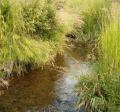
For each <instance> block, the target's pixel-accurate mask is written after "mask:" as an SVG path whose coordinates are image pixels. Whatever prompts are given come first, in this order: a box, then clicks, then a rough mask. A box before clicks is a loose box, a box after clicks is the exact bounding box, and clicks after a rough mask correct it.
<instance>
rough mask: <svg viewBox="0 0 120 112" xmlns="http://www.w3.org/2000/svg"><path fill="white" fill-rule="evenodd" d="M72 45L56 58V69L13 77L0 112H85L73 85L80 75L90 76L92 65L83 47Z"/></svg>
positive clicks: (46, 68)
mask: <svg viewBox="0 0 120 112" xmlns="http://www.w3.org/2000/svg"><path fill="white" fill-rule="evenodd" d="M70 46H72V47H73V49H68V48H65V52H64V53H63V54H62V55H57V56H56V59H55V62H54V66H48V67H45V68H44V69H35V70H30V71H29V72H28V74H25V75H20V76H13V78H11V79H10V86H9V88H8V90H7V89H6V90H4V94H3V95H2V96H1V97H0V112H85V108H84V107H83V108H81V109H80V110H78V109H77V108H76V102H77V97H76V95H75V90H74V88H73V86H74V85H75V84H76V83H77V81H78V80H77V77H76V74H87V73H88V72H89V68H90V64H89V63H88V62H86V61H85V60H86V57H87V56H86V55H87V53H86V51H84V49H83V48H81V50H79V49H77V48H74V45H72V44H71V45H70ZM69 48H70V47H69Z"/></svg>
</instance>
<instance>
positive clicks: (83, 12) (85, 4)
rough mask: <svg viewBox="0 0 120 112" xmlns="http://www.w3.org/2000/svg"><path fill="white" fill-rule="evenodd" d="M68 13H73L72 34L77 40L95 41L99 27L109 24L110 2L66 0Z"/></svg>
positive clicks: (109, 0)
mask: <svg viewBox="0 0 120 112" xmlns="http://www.w3.org/2000/svg"><path fill="white" fill-rule="evenodd" d="M67 5H68V7H69V8H68V11H69V10H70V12H74V13H75V14H76V16H74V18H75V17H76V19H74V20H75V22H74V34H75V35H76V37H77V38H78V39H88V38H90V39H97V38H98V37H99V35H100V32H101V26H103V25H106V24H107V23H109V12H110V7H111V0H84V1H83V0H75V1H72V0H68V2H67Z"/></svg>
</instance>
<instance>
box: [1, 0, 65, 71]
mask: <svg viewBox="0 0 120 112" xmlns="http://www.w3.org/2000/svg"><path fill="white" fill-rule="evenodd" d="M64 27H65V25H64V23H62V24H61V22H60V18H59V16H58V15H57V14H56V9H55V6H54V3H53V1H52V0H46V1H44V0H17V1H16V0H1V1H0V63H1V64H2V65H4V67H5V68H7V69H9V66H7V65H10V63H11V61H14V67H15V66H16V67H17V68H18V66H20V67H19V68H20V70H22V69H23V68H24V67H25V65H26V64H31V65H32V66H42V65H43V64H45V63H47V62H49V61H50V60H53V57H54V56H55V54H56V53H57V52H60V51H62V45H63V44H64V40H65V39H64V35H65V32H66V31H65V30H64ZM0 68H1V67H0Z"/></svg>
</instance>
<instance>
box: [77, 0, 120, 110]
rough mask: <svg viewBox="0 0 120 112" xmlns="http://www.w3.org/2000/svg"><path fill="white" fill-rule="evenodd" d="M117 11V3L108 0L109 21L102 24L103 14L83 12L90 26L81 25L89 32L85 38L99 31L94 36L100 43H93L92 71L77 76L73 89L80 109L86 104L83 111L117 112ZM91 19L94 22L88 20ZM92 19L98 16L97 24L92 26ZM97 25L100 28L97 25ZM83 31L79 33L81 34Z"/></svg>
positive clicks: (119, 40) (119, 85) (119, 93)
mask: <svg viewBox="0 0 120 112" xmlns="http://www.w3.org/2000/svg"><path fill="white" fill-rule="evenodd" d="M102 1H104V0H102ZM104 2H105V1H104ZM96 3H97V4H95V6H96V7H97V8H98V6H99V5H100V4H99V3H98V2H96ZM100 3H101V1H100ZM104 4H105V3H104ZM95 6H94V10H95ZM99 10H100V9H98V12H99ZM89 11H90V9H89ZM119 11H120V9H119V4H118V2H115V1H113V2H112V1H111V7H109V12H110V13H108V17H109V19H108V21H106V20H105V21H103V20H104V19H100V15H101V17H102V18H104V17H103V16H106V15H104V14H103V13H102V14H103V15H102V14H101V13H96V16H94V14H93V13H92V15H91V13H90V14H89V13H88V12H84V14H85V13H86V14H87V18H86V21H87V22H86V23H89V20H90V24H89V25H88V24H86V25H85V26H84V25H83V29H84V30H85V31H86V32H87V33H88V35H89V34H90V35H91V34H92V33H94V34H95V32H96V31H99V35H96V36H97V38H98V39H99V43H96V44H97V45H98V54H99V57H98V61H97V62H96V65H97V66H96V67H95V68H94V71H93V72H92V73H90V74H89V75H87V76H86V75H80V78H79V82H78V84H77V85H76V88H77V89H78V91H77V92H78V94H79V95H78V107H79V108H80V107H81V106H82V105H86V108H87V109H88V110H90V111H91V112H118V111H120V69H119V68H120V22H119V18H120V16H119ZM99 14H100V15H99ZM89 16H90V17H89ZM92 17H93V19H90V18H92ZM94 17H99V19H100V20H99V19H97V20H98V22H97V23H94V22H95V20H94V19H95V18H94ZM105 18H106V17H105ZM83 19H84V18H83ZM101 20H102V21H101ZM92 21H93V22H92ZM98 23H100V24H101V25H98ZM93 25H95V27H91V26H93ZM94 28H95V29H94ZM98 29H100V30H98ZM84 30H82V31H83V33H84ZM89 31H90V32H89ZM90 37H91V36H90ZM88 38H89V36H88ZM92 38H93V39H94V36H92Z"/></svg>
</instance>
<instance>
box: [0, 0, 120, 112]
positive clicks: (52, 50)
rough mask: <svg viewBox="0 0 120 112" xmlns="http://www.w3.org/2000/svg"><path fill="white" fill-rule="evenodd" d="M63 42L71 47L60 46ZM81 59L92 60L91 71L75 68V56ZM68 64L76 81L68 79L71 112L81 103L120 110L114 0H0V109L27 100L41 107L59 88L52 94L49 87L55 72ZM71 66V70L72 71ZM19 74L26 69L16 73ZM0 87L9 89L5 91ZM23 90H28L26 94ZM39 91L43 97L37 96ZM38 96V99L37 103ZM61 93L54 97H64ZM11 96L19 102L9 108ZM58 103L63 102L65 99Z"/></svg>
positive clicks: (97, 110) (119, 30)
mask: <svg viewBox="0 0 120 112" xmlns="http://www.w3.org/2000/svg"><path fill="white" fill-rule="evenodd" d="M66 36H67V37H70V38H74V39H70V38H67V37H66ZM66 47H67V48H66ZM68 48H69V50H70V49H71V50H72V53H71V51H70V52H69V50H65V49H68ZM75 51H77V53H76V52H75ZM79 53H80V54H82V55H79ZM60 54H61V56H63V57H62V58H61V57H60ZM66 57H67V58H66ZM69 57H73V58H70V59H69ZM57 60H58V62H57V65H56V61H57ZM73 60H74V61H73ZM80 60H82V61H84V62H88V63H89V65H93V64H94V65H95V66H94V65H93V66H92V71H91V72H89V71H88V70H87V69H85V71H87V72H89V73H87V74H86V72H82V73H81V72H80V73H79V72H77V71H80V70H81V69H80V68H79V67H78V66H76V64H75V62H77V63H78V61H80ZM66 62H67V64H65V63H66ZM82 64H83V62H82ZM83 65H84V64H83ZM85 65H87V64H85ZM68 66H69V67H68ZM71 66H72V67H73V68H74V69H75V70H76V72H75V73H76V74H77V81H78V82H77V83H75V84H74V85H73V86H75V87H74V90H76V94H77V104H76V106H77V108H78V109H77V110H76V111H75V110H74V109H73V110H71V112H79V109H80V108H82V107H83V106H84V107H85V108H86V110H87V111H88V112H89V111H90V112H119V111H120V68H119V67H120V3H119V0H84V1H83V0H56V1H54V0H17V1H16V0H1V1H0V97H1V98H0V99H1V100H2V101H3V102H4V103H2V102H1V101H0V104H1V105H0V106H1V107H0V111H3V112H8V110H10V109H11V111H10V112H17V111H18V112H19V111H20V112H21V111H24V109H26V107H27V106H31V105H40V107H44V106H45V105H48V104H51V103H52V101H53V99H54V96H57V95H58V94H59V93H57V95H56V94H55V90H54V86H55V85H56V83H54V81H56V80H58V79H59V78H60V77H59V76H58V69H62V70H63V67H68V69H69V70H71ZM76 68H77V69H76ZM33 69H34V70H33ZM36 69H39V70H36ZM34 71H35V72H34ZM36 71H39V73H38V72H37V73H36ZM51 71H52V72H51ZM73 71H74V70H73V69H72V72H70V73H73V74H74V72H73ZM83 71H84V70H83ZM30 72H31V73H30ZM84 73H85V74H84ZM21 74H26V75H25V76H24V77H22V78H20V77H21V76H19V75H21ZM29 74H30V75H29ZM31 74H32V75H31ZM33 74H34V75H35V76H34V75H33ZM38 74H40V76H38ZM41 74H42V75H43V76H41ZM50 74H51V75H52V76H51V75H50ZM17 75H18V76H17ZM44 75H45V77H44ZM11 77H13V80H12V78H11ZM24 78H25V79H24ZM21 79H22V80H23V83H22V80H21ZM33 79H34V80H33ZM62 79H66V80H67V83H65V85H66V86H67V87H68V86H69V84H70V82H71V80H69V79H68V78H66V77H62ZM6 80H7V81H6ZM9 80H10V87H8V86H9V83H8V82H9ZM31 80H32V81H31ZM42 80H43V82H42ZM12 81H13V83H12ZM19 81H20V83H18V82H19ZM63 82H64V81H63ZM68 82H69V83H68ZM31 84H32V85H31ZM34 84H35V85H36V89H35V86H33V85H34ZM67 84H68V85H67ZM14 85H15V86H14ZM41 85H42V87H43V88H42V87H41ZM60 86H61V85H60ZM19 87H20V88H19ZM23 87H24V89H23ZM4 88H9V90H8V91H7V90H5V91H4ZM17 88H19V89H17ZM25 88H26V89H25ZM49 88H51V89H49ZM30 89H31V90H30ZM58 89H60V87H58ZM20 91H21V92H22V91H23V92H24V95H26V96H25V97H23V95H22V93H20V95H18V97H19V98H18V97H17V96H16V94H19V92H20ZM69 91H70V93H71V94H73V91H72V92H71V90H69V89H68V91H67V92H66V91H64V92H63V94H64V95H65V94H67V97H68V96H69ZM4 92H5V94H4ZM7 92H8V93H7ZM27 92H29V93H30V92H32V93H31V94H26V93H27ZM13 93H14V94H13ZM40 93H41V96H42V97H41V96H39V94H40ZM9 94H11V96H12V97H11V98H13V99H11V98H10V95H9ZM44 94H45V95H44ZM1 95H2V96H4V97H2V96H1ZM27 95H28V96H29V97H30V98H31V99H29V97H27ZM31 95H32V96H31ZM64 95H63V99H64V97H65V96H64ZM47 96H49V99H48V101H46V100H47V99H46V97H47ZM16 97H17V98H18V99H19V101H18V99H16ZM71 97H73V96H70V98H71ZM7 99H8V100H9V101H8V103H7ZM26 99H27V100H26ZM37 99H38V100H41V103H39V102H40V101H38V100H37ZM63 99H62V100H60V101H58V102H62V103H63ZM34 100H37V101H34ZM11 101H12V104H13V105H14V103H15V102H16V103H18V105H14V109H13V108H11V106H12V105H11ZM24 101H26V103H24ZM45 101H46V102H45ZM70 101H71V102H72V101H73V100H70ZM67 102H68V100H67ZM4 104H5V105H4ZM23 104H24V105H25V106H26V107H25V106H24V105H23ZM61 105H62V106H61ZM61 105H60V106H61V108H63V107H64V105H63V104H61ZM72 105H73V104H72ZM7 107H8V108H7ZM70 109H71V108H70ZM70 109H69V111H70ZM56 111H58V110H56ZM59 111H60V112H62V111H64V110H59ZM67 111H68V110H67ZM26 112H27V111H26ZM31 112H32V111H31ZM46 112H47V111H46ZM50 112H52V110H51V111H50ZM81 112H82V111H81Z"/></svg>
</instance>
